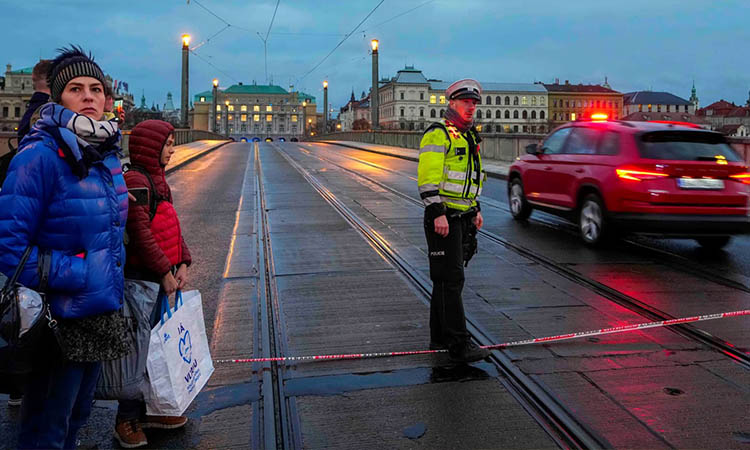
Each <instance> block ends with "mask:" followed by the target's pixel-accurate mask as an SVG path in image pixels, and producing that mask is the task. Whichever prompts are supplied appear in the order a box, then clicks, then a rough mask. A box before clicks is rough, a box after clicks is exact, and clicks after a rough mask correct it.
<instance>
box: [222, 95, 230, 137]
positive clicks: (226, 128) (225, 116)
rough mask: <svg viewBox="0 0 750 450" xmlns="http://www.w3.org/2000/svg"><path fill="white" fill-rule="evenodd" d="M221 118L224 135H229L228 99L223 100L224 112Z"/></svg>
mask: <svg viewBox="0 0 750 450" xmlns="http://www.w3.org/2000/svg"><path fill="white" fill-rule="evenodd" d="M221 118H222V119H223V120H222V122H224V136H226V137H229V100H224V114H223V115H222V116H221Z"/></svg>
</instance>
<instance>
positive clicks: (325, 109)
mask: <svg viewBox="0 0 750 450" xmlns="http://www.w3.org/2000/svg"><path fill="white" fill-rule="evenodd" d="M327 132H328V80H325V81H323V133H327Z"/></svg>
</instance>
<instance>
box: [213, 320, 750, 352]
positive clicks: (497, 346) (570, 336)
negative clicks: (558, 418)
mask: <svg viewBox="0 0 750 450" xmlns="http://www.w3.org/2000/svg"><path fill="white" fill-rule="evenodd" d="M748 315H750V309H745V310H741V311H732V312H725V313H716V314H707V315H704V316H692V317H683V318H680V319H670V320H662V321H660V322H645V323H638V324H633V325H623V326H619V327H611V328H602V329H599V330H590V331H581V332H578V333H568V334H558V335H557V336H547V337H541V338H534V339H526V340H523V341H513V342H506V343H504V344H494V345H483V346H482V348H486V349H489V350H494V349H500V348H505V347H516V346H519V345H529V344H540V343H545V344H546V343H548V342H555V341H564V340H568V339H576V338H582V337H587V336H598V335H602V334H613V333H622V332H625V331H635V330H643V329H646V328H657V327H665V326H669V325H679V324H683V323H690V322H700V321H703V320H713V319H723V318H725V317H738V316H748ZM447 351H448V350H445V349H443V350H413V351H404V352H379V353H349V354H339V355H310V356H279V357H275V358H246V359H215V360H214V362H215V363H217V364H223V363H255V362H305V361H332V360H342V359H365V358H382V357H389V356H407V355H427V354H431V353H445V352H447Z"/></svg>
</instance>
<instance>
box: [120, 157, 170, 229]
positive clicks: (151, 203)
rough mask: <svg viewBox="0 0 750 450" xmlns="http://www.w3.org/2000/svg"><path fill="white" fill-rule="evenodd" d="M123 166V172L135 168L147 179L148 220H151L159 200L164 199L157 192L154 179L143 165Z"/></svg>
mask: <svg viewBox="0 0 750 450" xmlns="http://www.w3.org/2000/svg"><path fill="white" fill-rule="evenodd" d="M124 167H125V168H126V169H127V170H126V171H125V172H128V171H130V170H135V171H136V172H140V173H141V174H143V175H144V176H145V177H146V179H148V184H149V185H150V186H151V189H150V190H149V195H148V221H149V222H151V221H152V220H154V216H156V207H157V206H158V204H159V202H162V201H163V200H164V198H162V196H160V195H159V194H157V192H156V185H155V184H154V179H153V178H151V174H150V173H149V172H148V170H146V168H145V167H142V166H139V165H137V164H133V163H127V164H125V166H124Z"/></svg>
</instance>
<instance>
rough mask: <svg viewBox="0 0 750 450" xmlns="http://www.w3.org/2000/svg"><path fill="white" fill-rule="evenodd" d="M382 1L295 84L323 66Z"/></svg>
mask: <svg viewBox="0 0 750 450" xmlns="http://www.w3.org/2000/svg"><path fill="white" fill-rule="evenodd" d="M384 1H385V0H380V3H378V4H377V5H376V6H375V7H374V8H372V11H370V12H369V13H368V14H367V15H366V16H365V18H364V19H362V21H361V22H359V23H358V24H357V26H356V27H354V29H353V30H352V31H350V32H349V33H347V34H346V35H345V36H344V39H342V40H341V42H339V43H338V44H336V46H335V47H333V50H331V51H330V52H328V54H327V55H326V56H325V57H324V58H323V59H322V60H320V62H319V63H318V64H316V65H315V67H313V68H312V69H310V70H308V71H307V73H305V74H304V75H302V76H301V77H300V78H298V79H297V84H299V82H300V81H302V80H304V79H305V77H307V76H308V75H310V74H311V73H312V72H313V71H314V70H315V69H317V68H318V67H320V65H321V64H323V63H324V62H325V60H326V59H328V57H329V56H331V55H332V54H333V52H335V51H336V49H338V48H339V47H341V44H343V43H344V42H345V41H346V40H347V39H349V37H350V36H351V35H352V34H354V33H355V32H356V31H357V29H358V28H359V27H360V26H362V24H363V23H365V21H366V20H367V19H369V18H370V16H371V15H372V14H373V13H374V12H375V10H377V9H378V8H379V7H380V5H382V4H383V2H384Z"/></svg>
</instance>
